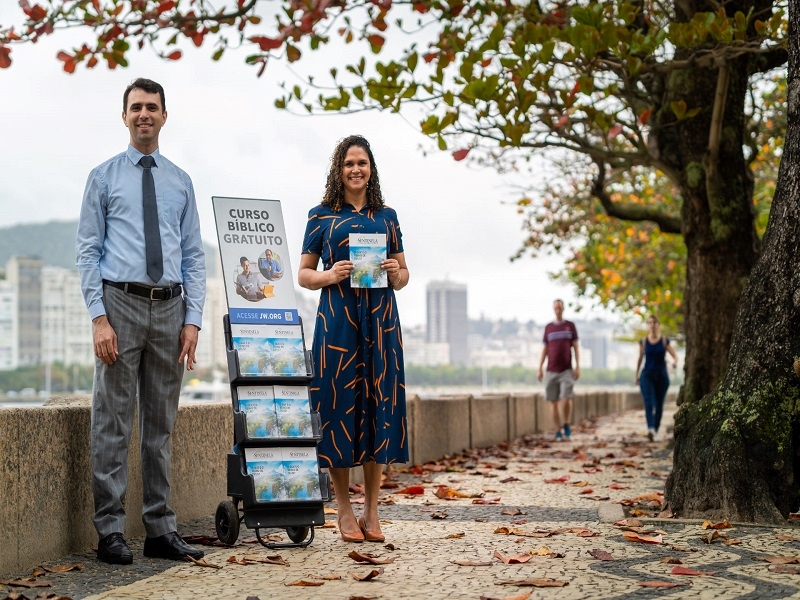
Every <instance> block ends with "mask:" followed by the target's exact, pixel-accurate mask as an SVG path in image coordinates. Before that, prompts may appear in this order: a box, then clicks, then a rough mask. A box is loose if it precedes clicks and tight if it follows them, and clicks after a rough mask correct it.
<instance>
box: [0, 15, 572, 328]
mask: <svg viewBox="0 0 800 600" xmlns="http://www.w3.org/2000/svg"><path fill="white" fill-rule="evenodd" d="M15 4H16V3H15V2H14V3H11V2H8V3H6V2H3V3H2V6H0V24H4V23H8V22H9V21H10V16H13V17H14V18H16V15H17V12H16V11H18V9H17V8H16V6H15ZM65 47H66V48H68V47H69V39H68V38H67V36H63V35H62V36H58V35H56V36H53V37H52V38H51V39H50V40H46V41H45V42H40V43H39V44H36V45H30V46H24V47H15V48H14V50H13V52H12V58H13V61H14V63H13V65H12V67H11V68H10V69H5V70H0V90H2V92H1V93H0V109H2V110H0V132H2V143H0V202H2V210H0V226H8V225H13V224H17V223H32V222H45V221H48V220H53V219H57V220H68V219H77V218H78V215H79V211H80V203H81V198H82V194H83V188H84V184H85V182H86V177H87V175H88V173H89V171H90V170H91V169H92V168H93V167H94V166H96V165H97V164H99V163H101V162H102V161H104V160H105V159H107V158H109V157H110V156H112V155H114V154H117V153H119V152H121V151H123V150H124V149H125V148H126V147H127V143H128V140H129V136H128V131H127V129H125V126H124V124H123V122H122V118H121V113H122V92H123V91H124V89H125V87H126V86H127V85H128V83H130V82H131V81H132V80H133V79H135V78H136V77H140V76H143V77H149V78H151V79H154V80H156V81H158V82H159V83H161V84H162V85H163V86H164V88H165V90H166V98H167V111H168V119H167V123H166V125H165V127H164V129H163V130H162V132H161V137H160V150H161V152H162V153H163V154H164V155H165V156H167V157H168V158H169V159H171V160H172V161H174V162H175V163H177V164H178V165H179V166H180V167H182V168H183V169H185V170H186V171H187V172H188V173H189V175H190V176H191V177H192V179H193V181H194V186H195V192H196V194H197V200H198V206H199V210H200V221H201V226H202V231H203V237H204V238H205V239H206V240H208V241H211V242H213V243H214V244H215V245H216V228H215V223H214V216H213V212H212V208H211V197H212V196H234V197H245V198H274V199H278V200H281V204H282V208H283V214H284V219H285V221H286V223H285V224H286V231H287V237H288V244H289V248H290V251H291V256H290V260H291V264H292V269H293V270H295V271H296V269H297V266H298V263H299V255H300V248H301V244H302V237H303V232H304V229H305V221H306V215H307V213H308V210H309V209H310V208H311V207H312V206H313V205H315V204H317V203H318V202H319V201H320V199H321V196H322V193H323V190H324V185H325V177H326V174H327V170H328V166H329V159H330V155H331V153H332V151H333V148H334V146H335V145H336V143H337V141H338V140H339V139H341V138H342V137H344V136H346V135H350V134H353V133H360V134H362V135H364V136H365V137H367V139H369V141H370V143H371V145H372V148H373V152H374V154H375V158H376V162H377V164H378V169H379V172H380V176H381V184H382V187H383V190H384V194H385V197H386V199H387V203H388V204H389V205H391V206H392V207H393V208H395V209H396V210H397V212H398V216H399V219H400V224H401V227H402V230H403V240H404V243H405V250H406V259H407V262H408V265H409V271H410V274H411V282H410V284H409V285H408V287H407V288H405V289H404V290H403V291H402V292H400V293H398V305H399V308H400V313H401V318H402V321H403V324H404V325H405V326H406V327H408V326H413V325H418V324H423V323H424V321H425V287H426V285H427V284H428V283H429V282H430V281H432V280H442V279H449V280H451V281H454V282H459V283H464V284H466V285H467V288H468V312H469V315H470V316H471V317H474V318H477V317H480V316H481V315H485V316H486V317H488V318H492V319H499V318H504V319H511V318H517V319H520V320H528V319H533V320H535V321H536V322H539V323H543V322H546V321H548V320H550V319H551V317H552V301H553V299H554V298H556V297H561V298H564V299H565V300H566V301H567V302H568V303H571V301H572V300H573V293H572V290H571V289H570V288H568V287H564V286H558V285H556V284H554V283H552V282H551V281H550V280H549V278H548V277H547V272H548V271H553V270H556V269H558V268H559V265H560V260H559V259H558V258H556V257H551V258H542V259H536V260H532V259H530V258H525V259H522V260H519V261H516V262H514V263H511V262H510V261H509V257H510V256H512V255H513V254H514V253H515V251H516V250H517V248H518V247H519V245H520V242H521V240H522V239H523V236H524V232H523V231H522V227H521V225H522V221H521V218H520V215H518V214H517V213H516V209H515V208H514V207H513V206H512V205H510V204H508V202H509V201H511V200H513V199H514V198H515V197H516V194H515V192H514V191H513V190H512V189H511V188H510V187H509V183H510V181H509V179H508V178H507V177H506V176H502V175H498V174H497V173H496V172H494V171H493V170H490V169H485V168H479V167H475V166H470V165H468V164H466V161H465V162H456V161H454V160H453V158H452V157H451V156H450V153H449V152H446V153H444V152H438V151H435V150H434V151H433V152H432V153H428V155H427V156H424V155H423V153H422V151H421V149H420V147H421V146H424V147H427V148H430V142H429V140H427V138H425V137H424V136H422V134H421V133H419V130H418V127H417V123H416V121H415V120H412V121H411V122H407V121H406V120H404V119H403V117H401V116H399V115H393V114H389V113H382V114H378V113H369V114H359V115H347V116H344V115H323V116H315V117H309V116H295V115H292V114H290V113H288V112H286V111H279V110H277V109H275V108H274V106H273V101H274V100H275V98H276V97H277V96H278V95H279V93H280V90H279V88H278V83H279V82H280V81H285V80H287V79H289V78H290V77H291V75H290V74H288V73H287V71H285V70H284V68H283V67H282V65H280V64H277V63H273V64H271V65H270V66H269V67H268V69H267V72H266V74H265V75H264V76H263V77H261V78H260V79H259V78H257V77H256V73H255V69H253V68H250V67H248V66H246V65H245V64H244V56H245V54H244V52H241V51H240V52H237V51H229V52H228V53H227V55H226V56H225V57H224V58H223V60H222V61H221V62H219V63H214V62H212V61H211V59H210V54H211V52H210V51H209V49H208V48H200V49H189V50H188V51H187V52H186V53H185V55H184V58H183V59H182V60H180V61H177V62H169V63H167V62H163V61H161V60H160V59H158V58H156V57H155V56H154V55H153V54H152V53H151V52H150V51H148V50H144V51H141V52H137V51H133V52H132V53H131V55H130V61H131V66H130V67H128V68H127V69H121V68H118V69H117V70H115V71H109V70H108V69H107V68H106V67H97V68H96V69H95V70H93V71H89V70H86V69H85V68H83V67H78V70H77V71H76V73H75V74H73V75H67V74H65V73H64V72H63V71H62V69H61V63H60V62H59V61H57V60H56V58H55V55H56V52H57V51H58V50H60V49H62V48H65ZM311 60H314V58H313V57H311ZM504 202H505V203H504ZM306 293H307V294H309V295H311V294H312V292H307V291H306ZM572 314H574V313H573V311H572V309H571V308H568V310H567V315H566V316H567V318H569V317H570V316H571V315H572Z"/></svg>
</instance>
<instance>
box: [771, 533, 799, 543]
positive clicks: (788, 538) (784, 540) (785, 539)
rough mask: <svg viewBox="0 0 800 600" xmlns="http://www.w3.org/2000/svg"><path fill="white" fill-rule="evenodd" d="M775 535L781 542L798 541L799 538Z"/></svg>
mask: <svg viewBox="0 0 800 600" xmlns="http://www.w3.org/2000/svg"><path fill="white" fill-rule="evenodd" d="M777 537H778V539H779V540H780V541H782V542H800V539H797V538H796V537H792V536H791V535H779V536H777Z"/></svg>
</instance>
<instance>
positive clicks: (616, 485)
mask: <svg viewBox="0 0 800 600" xmlns="http://www.w3.org/2000/svg"><path fill="white" fill-rule="evenodd" d="M608 487H609V488H610V489H612V490H629V489H631V486H629V485H623V484H621V483H617V482H616V481H615V482H614V483H612V484H611V485H609V486H608Z"/></svg>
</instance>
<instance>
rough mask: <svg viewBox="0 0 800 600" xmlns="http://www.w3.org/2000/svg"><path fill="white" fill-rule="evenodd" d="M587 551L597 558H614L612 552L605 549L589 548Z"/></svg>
mask: <svg viewBox="0 0 800 600" xmlns="http://www.w3.org/2000/svg"><path fill="white" fill-rule="evenodd" d="M586 552H587V553H589V554H590V555H591V556H593V557H594V558H596V559H597V560H614V557H613V556H611V553H609V552H606V551H605V550H587V551H586Z"/></svg>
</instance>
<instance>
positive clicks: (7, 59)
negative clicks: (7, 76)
mask: <svg viewBox="0 0 800 600" xmlns="http://www.w3.org/2000/svg"><path fill="white" fill-rule="evenodd" d="M10 66H11V48H8V47H7V46H0V69H7V68H8V67H10Z"/></svg>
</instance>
